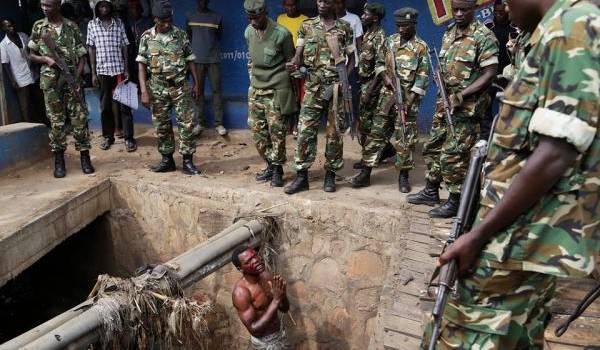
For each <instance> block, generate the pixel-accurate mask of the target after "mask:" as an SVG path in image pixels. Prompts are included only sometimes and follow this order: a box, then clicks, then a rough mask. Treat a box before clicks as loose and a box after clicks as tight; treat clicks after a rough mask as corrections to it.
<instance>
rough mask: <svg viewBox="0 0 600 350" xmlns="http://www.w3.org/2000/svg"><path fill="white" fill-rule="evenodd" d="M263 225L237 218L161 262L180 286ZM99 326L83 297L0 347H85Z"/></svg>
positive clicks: (253, 241)
mask: <svg viewBox="0 0 600 350" xmlns="http://www.w3.org/2000/svg"><path fill="white" fill-rule="evenodd" d="M265 229H266V225H265V221H264V220H260V219H255V220H249V221H246V220H240V221H237V222H236V223H235V224H233V225H232V226H230V227H228V228H226V229H225V230H223V231H221V232H220V233H218V234H217V235H215V236H213V237H211V238H210V239H208V240H207V241H205V242H202V243H200V244H198V245H197V246H196V247H194V248H192V249H190V250H188V251H186V252H185V253H183V254H181V255H179V256H177V257H176V258H174V259H172V260H170V261H169V262H167V263H165V264H164V265H166V266H168V267H171V268H174V269H175V276H176V278H177V280H178V281H179V284H180V286H181V287H182V288H187V287H190V286H191V285H192V284H194V283H195V282H197V281H199V280H201V279H203V278H204V277H206V276H208V275H210V274H211V273H213V272H215V271H217V270H218V269H220V268H221V267H223V266H225V265H226V264H227V263H229V261H230V258H231V253H232V251H233V250H234V249H235V247H237V246H239V245H241V244H246V245H249V246H252V247H257V246H258V245H260V243H261V242H262V238H263V234H264V232H265ZM100 327H101V321H100V314H99V311H98V310H97V309H96V308H94V303H93V301H91V300H87V301H85V302H83V303H82V304H79V305H77V306H76V307H74V308H72V309H70V310H68V311H66V312H64V313H62V314H60V315H58V316H56V317H55V318H53V319H51V320H49V321H47V322H45V323H43V324H41V325H40V326H38V327H36V328H34V329H32V330H30V331H28V332H26V333H24V334H22V335H20V336H19V337H17V338H14V339H12V340H10V341H8V342H6V343H4V344H2V345H0V350H17V349H24V350H53V349H65V348H68V349H85V348H87V346H88V345H91V344H93V343H95V342H97V341H98V339H99V336H100V335H99V332H98V331H99V329H100Z"/></svg>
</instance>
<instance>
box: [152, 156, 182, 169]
mask: <svg viewBox="0 0 600 350" xmlns="http://www.w3.org/2000/svg"><path fill="white" fill-rule="evenodd" d="M150 170H151V171H153V172H155V173H168V172H171V171H175V170H177V166H175V160H174V159H173V153H171V154H163V155H162V159H161V160H160V163H158V164H157V165H155V166H153V167H151V168H150Z"/></svg>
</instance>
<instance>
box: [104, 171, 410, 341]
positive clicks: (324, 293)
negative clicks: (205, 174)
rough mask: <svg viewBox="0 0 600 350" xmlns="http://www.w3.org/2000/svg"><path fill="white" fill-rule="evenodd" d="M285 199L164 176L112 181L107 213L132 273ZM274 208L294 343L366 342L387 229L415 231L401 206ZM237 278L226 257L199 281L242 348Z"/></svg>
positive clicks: (224, 329) (220, 328) (226, 332)
mask: <svg viewBox="0 0 600 350" xmlns="http://www.w3.org/2000/svg"><path fill="white" fill-rule="evenodd" d="M279 198H280V197H279ZM278 201H280V199H277V196H275V195H272V196H271V195H269V194H265V193H261V194H258V193H252V192H250V193H249V192H247V191H235V190H229V189H215V188H205V189H203V190H202V192H201V193H198V192H190V191H186V190H185V189H183V188H181V187H177V186H175V185H164V183H163V184H160V186H159V185H153V184H147V183H133V182H126V181H121V180H117V181H113V186H112V187H111V202H112V208H111V213H110V214H109V220H110V222H111V235H112V236H113V237H112V239H113V242H114V244H115V247H114V249H115V254H116V256H117V260H118V261H120V263H121V268H122V269H123V271H124V272H127V271H132V270H134V269H135V268H136V267H138V266H139V265H141V264H143V263H145V262H153V261H166V260H168V259H170V258H171V257H173V256H176V255H177V254H180V253H182V252H183V251H185V250H187V249H189V248H191V247H192V246H194V245H195V244H197V243H199V242H202V241H204V240H206V239H207V238H208V237H210V236H211V235H213V234H216V233H218V232H219V231H220V230H222V229H223V228H225V227H227V226H228V225H230V223H231V222H232V220H233V219H234V217H235V216H236V215H238V214H239V213H241V212H243V208H268V207H271V206H273V205H276V204H279V203H278ZM272 211H273V212H277V213H280V214H281V222H282V224H283V225H282V226H283V234H282V235H281V236H280V237H278V240H277V242H276V244H275V248H276V250H277V251H278V252H279V258H278V266H277V267H276V268H277V270H279V271H280V272H281V273H282V275H284V277H285V278H286V279H287V281H288V296H289V298H290V302H291V305H292V307H291V310H292V312H291V314H292V317H293V319H294V321H295V323H296V325H293V324H292V321H291V318H290V317H288V316H286V317H284V322H285V324H286V325H287V328H288V330H289V333H290V335H291V339H292V341H293V343H294V345H295V348H298V349H366V348H367V346H368V344H369V339H370V337H371V336H372V335H373V332H374V326H375V317H376V314H377V306H378V303H379V298H380V293H381V289H382V286H383V284H384V277H385V276H386V269H387V266H388V263H389V260H390V255H391V254H392V253H393V252H392V251H391V246H392V245H391V244H390V242H388V241H387V238H386V237H395V236H396V235H397V234H399V233H401V232H405V231H406V229H407V227H406V225H407V221H406V218H405V217H404V214H403V212H404V211H403V208H399V209H398V210H394V211H390V212H387V213H381V212H377V211H376V210H374V209H368V206H367V205H362V206H361V205H360V204H357V205H356V206H352V205H349V204H338V205H332V203H331V202H328V201H323V202H315V201H309V200H304V199H293V198H292V199H290V200H289V202H288V203H287V205H281V206H278V207H276V208H274V209H273V210H272ZM382 214H383V215H382ZM365 228H366V229H365ZM391 232H394V233H396V234H390V233H391ZM239 277H240V274H239V272H237V271H236V270H235V269H234V268H233V267H232V266H231V265H228V266H226V267H224V268H223V269H221V270H220V271H218V272H217V273H215V274H213V275H211V276H209V277H208V278H206V279H205V280H203V281H201V282H200V283H198V284H197V285H196V286H195V288H194V289H196V290H199V291H202V292H203V293H206V294H207V295H208V296H209V297H210V298H212V300H214V302H215V304H216V308H217V313H218V314H219V319H218V321H217V322H216V323H217V324H216V325H213V326H214V327H213V328H215V330H214V337H215V338H217V339H219V340H220V341H221V346H220V348H222V349H241V348H244V346H245V344H247V341H248V333H247V331H246V330H245V329H244V328H243V325H242V324H241V322H240V321H239V320H238V318H237V315H236V314H235V312H234V309H233V307H232V305H231V288H232V286H233V284H234V283H235V281H237V279H238V278H239Z"/></svg>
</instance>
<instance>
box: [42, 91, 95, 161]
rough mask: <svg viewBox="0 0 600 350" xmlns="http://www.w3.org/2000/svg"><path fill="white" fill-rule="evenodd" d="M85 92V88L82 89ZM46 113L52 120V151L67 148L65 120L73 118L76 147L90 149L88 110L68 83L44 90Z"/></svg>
mask: <svg viewBox="0 0 600 350" xmlns="http://www.w3.org/2000/svg"><path fill="white" fill-rule="evenodd" d="M81 93H82V94H83V89H82V90H81ZM44 100H45V105H46V113H47V115H48V119H49V120H50V148H51V149H52V152H62V151H64V150H66V149H67V131H66V130H65V121H66V119H67V116H68V118H70V119H71V126H72V127H73V131H72V134H73V137H74V138H75V149H76V150H78V151H85V150H89V149H90V147H91V146H90V132H89V129H88V110H87V106H86V105H85V103H84V101H83V97H81V98H79V97H77V96H76V95H75V93H73V90H72V89H71V88H70V87H69V86H68V85H66V84H64V85H63V86H62V87H50V88H48V89H45V90H44Z"/></svg>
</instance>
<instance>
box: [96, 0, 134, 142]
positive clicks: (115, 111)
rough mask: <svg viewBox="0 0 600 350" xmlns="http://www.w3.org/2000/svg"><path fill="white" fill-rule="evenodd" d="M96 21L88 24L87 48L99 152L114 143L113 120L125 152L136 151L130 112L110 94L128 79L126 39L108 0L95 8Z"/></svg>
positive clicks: (97, 3) (100, 0)
mask: <svg viewBox="0 0 600 350" xmlns="http://www.w3.org/2000/svg"><path fill="white" fill-rule="evenodd" d="M95 13H96V16H97V17H96V18H94V19H93V20H91V21H90V22H89V23H88V33H87V46H88V48H89V49H88V50H89V54H90V61H91V63H92V83H93V84H94V86H98V85H100V110H101V120H102V136H103V137H104V140H103V141H102V143H101V144H100V148H101V149H103V150H107V149H109V148H110V146H111V145H112V144H113V143H115V117H116V118H121V121H122V124H123V134H124V137H125V148H126V149H127V152H133V151H135V150H136V149H137V145H136V142H135V140H134V138H133V117H132V114H131V109H130V108H129V107H127V106H125V105H123V104H121V103H118V102H116V101H114V100H113V98H112V93H113V91H114V89H115V87H116V86H117V84H119V83H120V82H122V81H124V80H127V79H129V67H128V61H127V45H129V41H128V40H127V35H126V33H125V27H124V26H123V22H122V21H121V20H120V19H119V18H117V17H115V16H113V13H114V7H113V4H112V3H111V2H110V1H108V0H99V1H97V2H96V6H95Z"/></svg>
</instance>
